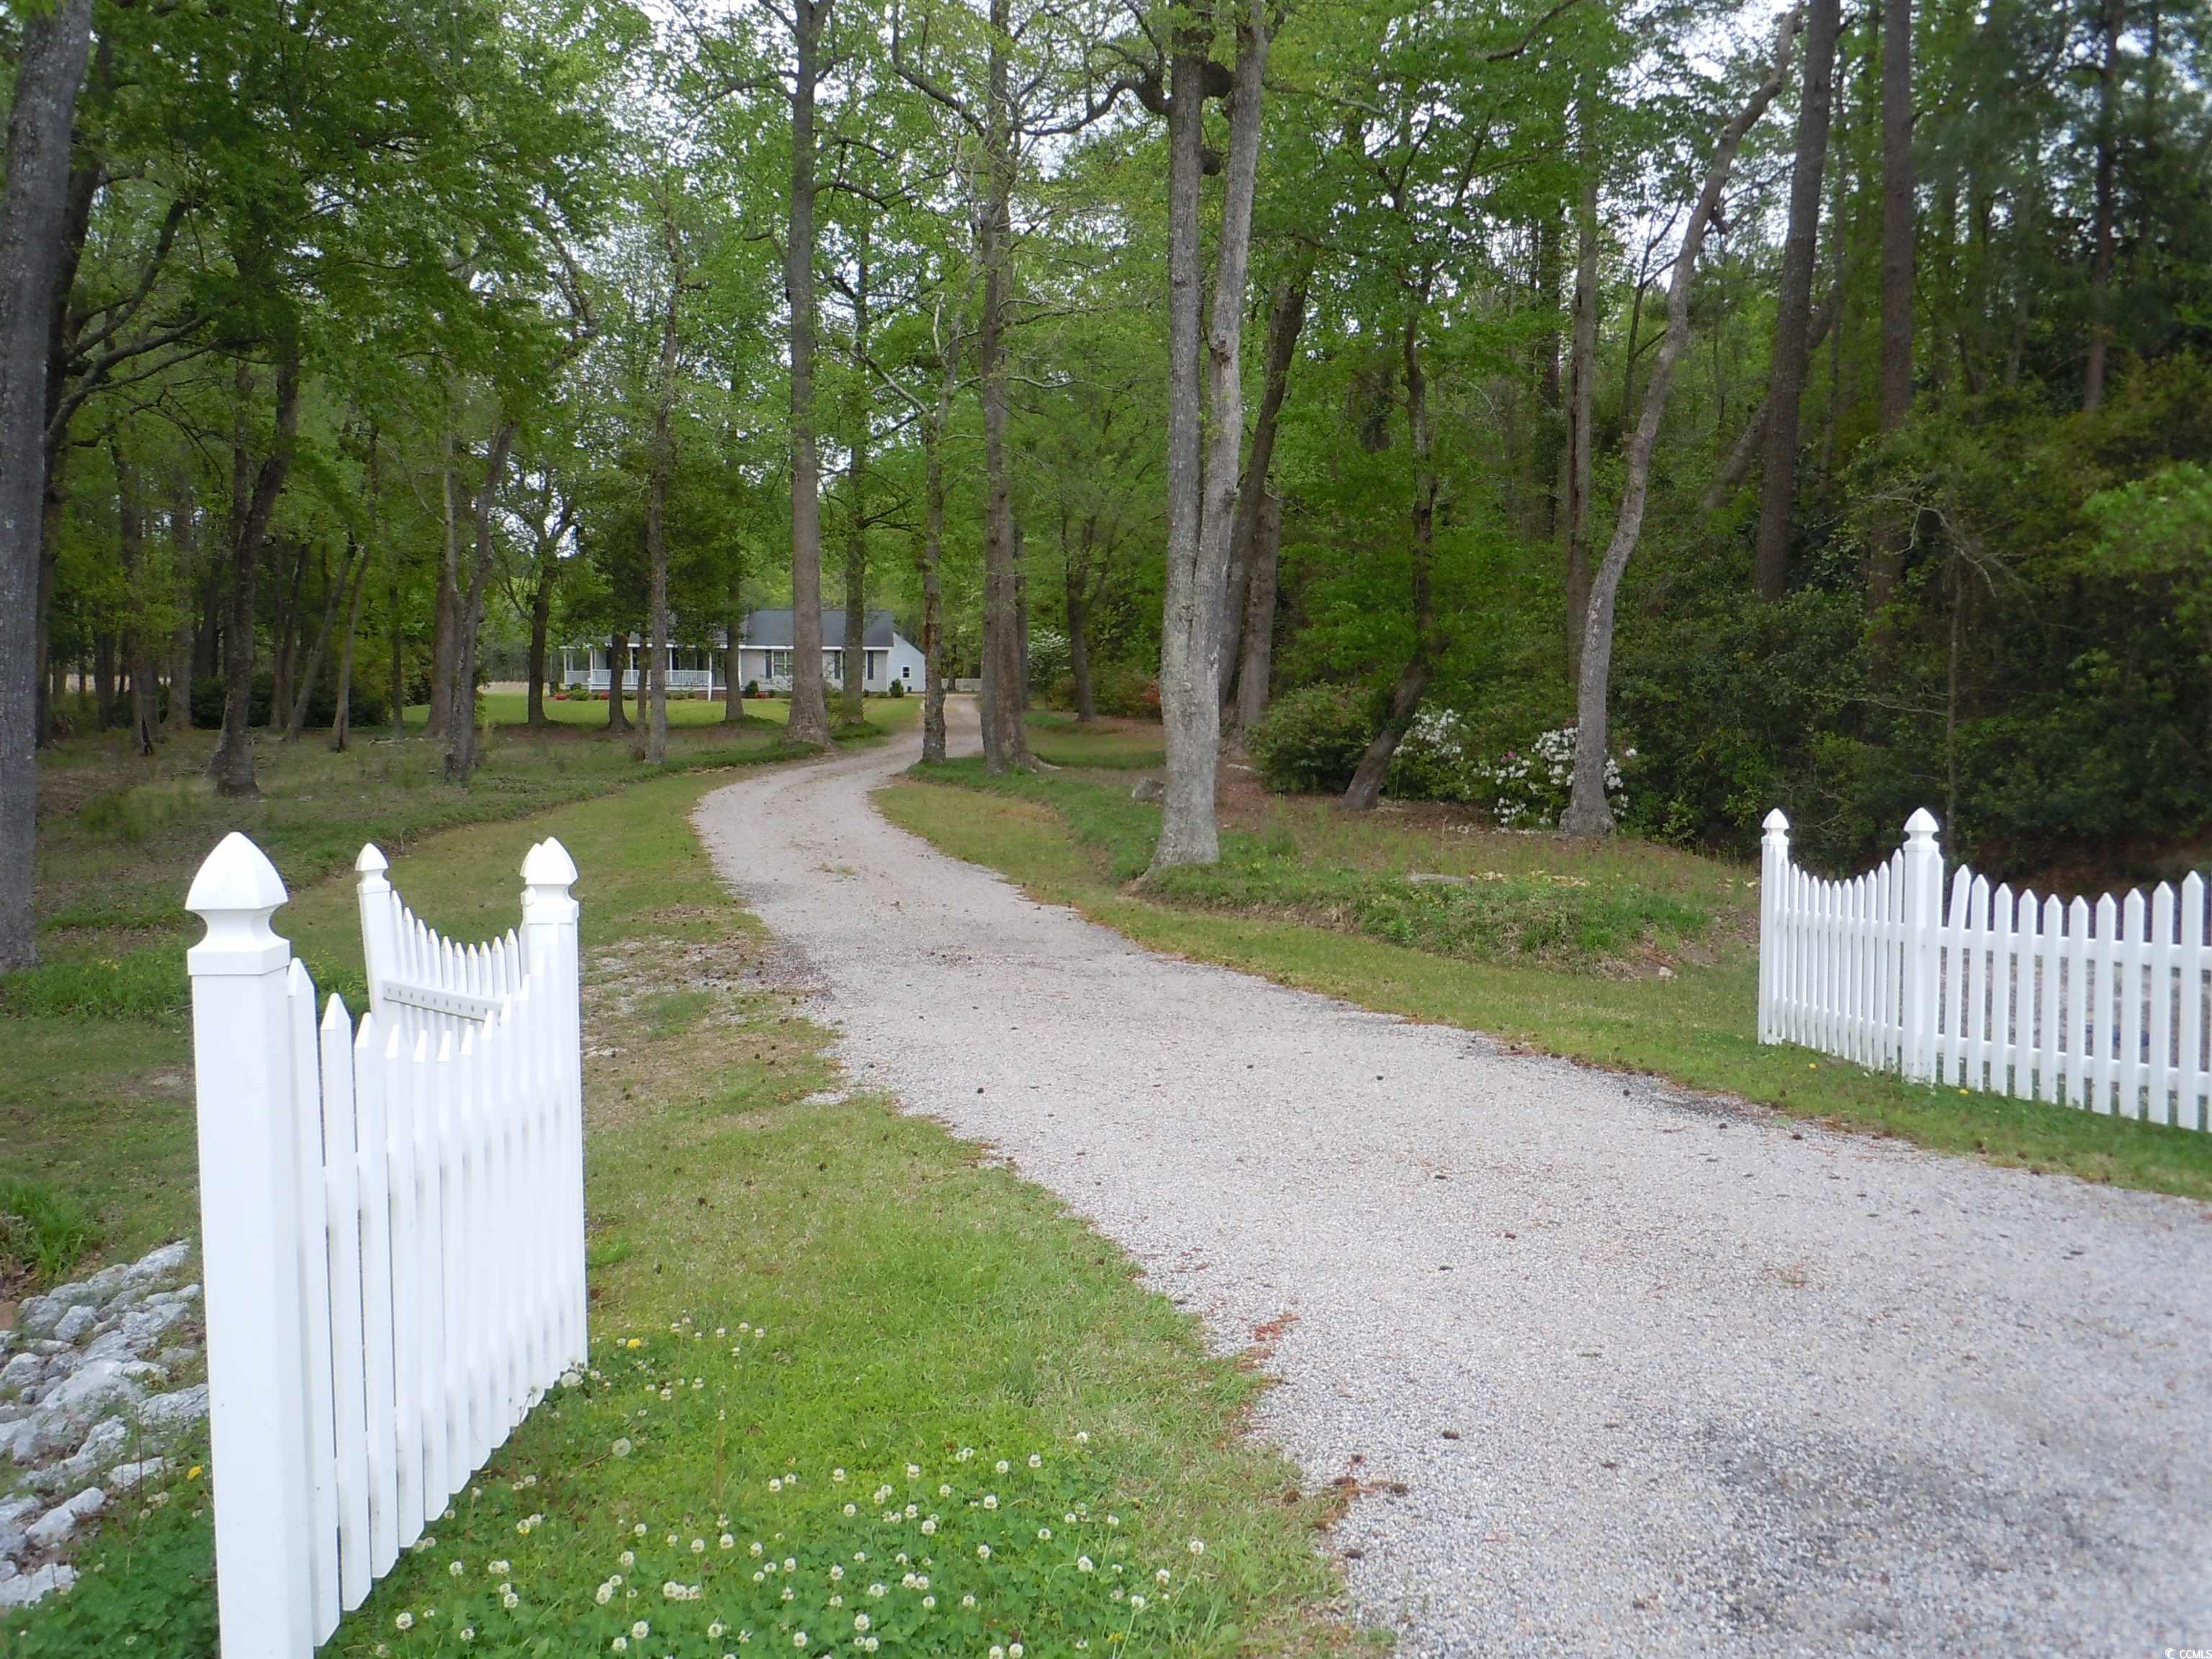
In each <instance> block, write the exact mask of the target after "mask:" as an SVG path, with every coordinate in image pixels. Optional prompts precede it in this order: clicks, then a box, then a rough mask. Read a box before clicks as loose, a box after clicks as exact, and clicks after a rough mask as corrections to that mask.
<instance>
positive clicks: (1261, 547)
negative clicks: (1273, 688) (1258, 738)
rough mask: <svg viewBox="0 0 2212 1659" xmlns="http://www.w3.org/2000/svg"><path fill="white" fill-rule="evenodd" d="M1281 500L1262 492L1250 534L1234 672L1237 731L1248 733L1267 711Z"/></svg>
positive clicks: (1272, 649)
mask: <svg viewBox="0 0 2212 1659" xmlns="http://www.w3.org/2000/svg"><path fill="white" fill-rule="evenodd" d="M1282 550H1283V500H1282V497H1281V496H1279V495H1273V494H1268V493H1262V495H1261V498H1260V522H1259V524H1258V526H1256V527H1255V530H1254V531H1253V534H1252V586H1251V592H1250V593H1249V596H1248V597H1247V599H1246V602H1245V617H1244V660H1243V664H1242V665H1240V666H1239V667H1238V669H1237V730H1238V731H1240V732H1250V731H1251V730H1252V729H1253V728H1254V727H1255V726H1258V725H1259V724H1260V717H1261V715H1262V714H1266V713H1267V691H1268V682H1269V680H1270V679H1271V678H1272V677H1273V673H1274V659H1275V589H1276V581H1277V574H1278V571H1279V568H1280V565H1281V562H1282Z"/></svg>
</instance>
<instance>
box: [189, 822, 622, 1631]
mask: <svg viewBox="0 0 2212 1659" xmlns="http://www.w3.org/2000/svg"><path fill="white" fill-rule="evenodd" d="M356 869H357V870H358V872H359V873H360V900H361V916H362V943H363V949H364V953H365V955H366V957H367V960H368V983H369V1008H368V1012H366V1013H364V1014H363V1015H362V1019H361V1023H360V1025H359V1027H358V1029H356V1026H355V1024H354V1022H353V1020H352V1019H351V1018H350V1017H349V1015H348V1013H347V1011H346V1007H345V1005H344V1003H343V1001H342V1000H340V999H339V998H337V997H336V996H333V997H331V999H330V1002H329V1005H328V1006H327V1008H326V1009H325V1012H324V1013H323V1016H322V1018H321V1020H320V1021H319V1022H318V1020H317V1018H316V1013H315V992H314V986H313V982H312V981H310V980H309V979H308V976H307V969H306V968H305V966H304V965H302V964H301V963H300V962H299V961H297V960H296V959H295V957H293V955H292V949H291V946H290V945H289V943H288V942H287V941H286V940H284V939H282V938H280V937H279V936H278V935H277V934H276V933H275V932H274V931H273V930H272V929H271V927H270V916H271V915H274V914H275V912H276V908H277V907H278V906H280V905H282V904H283V903H284V902H286V898H287V894H286V892H285V890H284V884H283V881H282V880H281V879H280V878H278V876H277V874H276V868H275V866H272V865H271V864H270V862H269V860H268V859H267V857H266V856H264V854H263V853H262V851H261V849H260V848H258V847H256V846H255V845H254V844H253V843H252V842H250V841H248V840H247V839H246V837H245V836H240V835H232V836H227V837H225V838H224V840H223V842H222V845H221V846H219V847H217V848H216V849H215V851H214V853H213V854H210V856H209V858H208V860H207V862H206V863H205V864H204V865H203V866H201V867H200V872H199V874H198V877H197V878H196V879H195V880H194V881H193V883H192V887H191V894H190V896H188V897H187V898H186V899H185V905H186V908H189V909H191V910H192V911H193V912H195V913H196V914H197V915H199V916H200V917H201V918H202V919H203V920H204V921H206V923H207V937H206V938H205V939H203V940H202V941H201V942H200V943H199V944H198V945H195V946H193V947H192V950H191V953H190V955H189V957H187V963H188V965H189V968H190V970H191V981H192V1044H193V1050H194V1070H195V1073H196V1080H197V1096H198V1116H199V1154H200V1214H201V1227H202V1232H201V1252H202V1256H203V1265H204V1273H205V1297H206V1310H207V1327H208V1384H209V1389H208V1395H209V1408H210V1410H209V1415H210V1432H211V1434H212V1436H213V1441H214V1445H213V1458H212V1461H213V1464H214V1503H215V1534H216V1562H217V1569H218V1571H217V1577H216V1589H217V1612H218V1616H219V1618H220V1621H221V1627H222V1655H223V1659H306V1656H307V1655H309V1654H311V1653H313V1650H314V1649H315V1647H316V1646H317V1645H318V1644H320V1643H321V1642H323V1641H325V1639H327V1638H329V1636H330V1635H331V1632H333V1631H334V1630H335V1629H336V1628H337V1623H338V1619H339V1615H340V1613H342V1612H343V1611H345V1610H348V1609H350V1608H352V1607H358V1606H359V1605H360V1604H361V1601H362V1598H363V1597H365V1596H366V1595H368V1589H369V1586H370V1584H371V1583H373V1582H374V1580H375V1579H377V1578H378V1577H380V1576H381V1575H382V1574H384V1573H385V1572H386V1571H389V1570H390V1569H391V1566H392V1562H393V1561H394V1560H395V1559H397V1557H398V1553H399V1551H400V1550H402V1549H404V1548H405V1547H407V1546H408V1545H410V1544H411V1543H413V1542H414V1541H416V1539H417V1538H418V1537H420V1536H421V1534H422V1529H423V1526H424V1523H425V1522H427V1521H429V1520H432V1519H434V1518H435V1517H436V1516H438V1515H440V1514H441V1513H442V1512H443V1511H444V1510H445V1508H446V1505H447V1502H448V1501H449V1500H450V1499H451V1498H453V1496H454V1494H455V1493H457V1492H459V1491H460V1490H461V1489H462V1487H463V1486H464V1485H465V1482H466V1481H467V1480H468V1479H469V1477H470V1476H471V1474H474V1473H475V1472H476V1471H477V1469H478V1468H481V1467H482V1466H483V1462H484V1461H485V1459H486V1458H488V1457H489V1455H491V1452H492V1450H493V1449H494V1448H495V1447H496V1446H498V1445H500V1444H501V1443H503V1442H504V1441H505V1440H506V1438H507V1433H508V1431H510V1430H511V1429H513V1427H514V1425H516V1424H517V1423H519V1422H520V1421H521V1419H522V1418H523V1415H524V1413H526V1412H527V1411H528V1410H529V1409H530V1408H531V1407H532V1405H533V1404H534V1403H535V1402H536V1401H538V1398H539V1397H540V1396H541V1395H543V1394H544V1391H545V1390H546V1389H548V1388H550V1386H551V1385H552V1384H553V1383H555V1382H556V1381H557V1380H558V1379H559V1377H560V1376H561V1375H562V1372H563V1371H564V1370H567V1369H568V1367H570V1366H572V1365H579V1364H582V1363H583V1361H584V1359H585V1355H586V1336H585V1304H584V1188H583V1124H582V1103H583V1094H582V1060H581V1047H580V1039H581V1028H580V1009H579V1004H578V961H577V946H576V920H577V906H576V902H575V900H574V897H573V896H571V894H570V887H571V885H572V884H573V883H574V880H575V877H576V869H575V866H574V864H573V863H571V862H570V861H569V859H568V854H567V853H566V852H565V851H564V850H562V847H561V845H560V843H559V842H553V841H547V842H542V843H541V844H539V845H538V846H537V847H534V848H532V849H531V851H530V854H529V856H528V857H527V858H526V859H525V860H524V861H523V866H522V878H523V883H524V886H523V893H522V925H521V927H520V930H519V931H518V932H510V933H508V934H507V936H506V937H505V938H503V939H496V940H495V941H493V942H492V943H490V944H489V945H472V946H460V945H454V944H453V942H452V941H450V940H448V939H443V938H441V937H440V936H439V935H438V934H437V933H435V932H433V931H432V930H431V929H430V928H429V927H426V926H425V925H424V924H423V923H422V921H419V920H417V919H416V916H415V915H413V914H412V913H411V912H410V911H409V910H408V908H407V907H406V906H405V905H404V903H402V902H400V899H399V896H398V894H397V893H395V892H393V891H392V886H391V884H390V883H389V882H388V881H386V878H385V869H386V865H385V860H384V858H383V855H382V854H380V853H379V852H378V851H377V850H376V848H374V847H368V848H362V854H361V857H360V860H359V861H358V862H357V864H356Z"/></svg>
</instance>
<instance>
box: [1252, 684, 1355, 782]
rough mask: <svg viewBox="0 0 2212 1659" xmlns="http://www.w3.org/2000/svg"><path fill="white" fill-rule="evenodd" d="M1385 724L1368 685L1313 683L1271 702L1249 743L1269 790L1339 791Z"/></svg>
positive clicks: (1253, 760) (1350, 778)
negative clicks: (1378, 730) (1379, 728)
mask: <svg viewBox="0 0 2212 1659" xmlns="http://www.w3.org/2000/svg"><path fill="white" fill-rule="evenodd" d="M1380 724H1381V722H1380V720H1378V718H1377V710H1376V699H1375V694H1374V693H1373V692H1372V691H1370V690H1367V689H1366V688H1364V687H1363V686H1356V685H1309V686H1306V687H1304V688H1303V689H1302V690H1297V691H1292V692H1291V693H1289V694H1288V695H1287V696H1281V697H1278V698H1277V699H1276V700H1275V701H1274V702H1273V703H1270V704H1269V705H1268V707H1267V714H1265V715H1264V716H1262V717H1261V721H1260V724H1259V725H1258V726H1255V728H1254V729H1253V732H1252V734H1251V736H1250V738H1249V739H1248V745H1249V748H1250V750H1251V753H1252V763H1253V764H1254V765H1255V766H1256V767H1258V768H1259V769H1260V779H1261V781H1262V782H1263V783H1265V784H1266V785H1267V787H1269V788H1270V789H1273V790H1276V791H1279V793H1285V794H1305V793H1336V792H1339V791H1340V790H1342V789H1343V788H1344V787H1345V786H1346V784H1348V783H1350V782H1351V781H1352V773H1353V771H1354V770H1356V769H1358V765H1359V757H1360V755H1361V754H1362V753H1363V752H1364V750H1365V749H1366V747H1367V745H1368V744H1369V743H1370V742H1371V741H1372V740H1373V738H1374V736H1375V732H1376V727H1377V726H1379V725H1380Z"/></svg>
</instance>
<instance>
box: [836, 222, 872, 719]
mask: <svg viewBox="0 0 2212 1659" xmlns="http://www.w3.org/2000/svg"><path fill="white" fill-rule="evenodd" d="M853 272H854V282H853V296H852V297H853V358H854V362H853V386H854V403H855V404H857V408H856V409H855V410H854V420H853V433H852V438H851V441H850V444H849V447H848V462H847V465H846V468H845V486H846V495H847V497H848V507H849V508H850V512H851V517H850V519H849V520H848V522H847V526H846V533H845V676H844V678H845V684H844V687H843V692H844V695H843V696H842V698H840V699H839V701H840V702H841V703H842V708H841V710H840V714H841V716H842V719H843V720H844V722H845V724H846V725H848V726H859V725H860V724H861V723H862V722H863V721H864V720H866V719H867V709H866V707H865V706H864V701H863V700H864V699H865V698H866V696H867V674H868V382H867V379H866V375H867V368H866V364H867V361H868V236H867V230H866V226H865V225H863V226H861V227H859V228H856V229H855V231H854V258H853Z"/></svg>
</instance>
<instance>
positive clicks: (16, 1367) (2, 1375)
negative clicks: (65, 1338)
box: [0, 1353, 46, 1390]
mask: <svg viewBox="0 0 2212 1659" xmlns="http://www.w3.org/2000/svg"><path fill="white" fill-rule="evenodd" d="M45 1370H46V1359H45V1357H44V1356H43V1355H40V1354H35V1353H19V1354H17V1355H16V1356H15V1358H13V1359H11V1360H9V1362H8V1363H7V1364H4V1365H0V1389H17V1390H21V1389H27V1388H29V1387H30V1386H31V1385H32V1384H33V1383H36V1382H37V1381H38V1380H39V1377H40V1374H41V1373H42V1372H43V1371H45Z"/></svg>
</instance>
